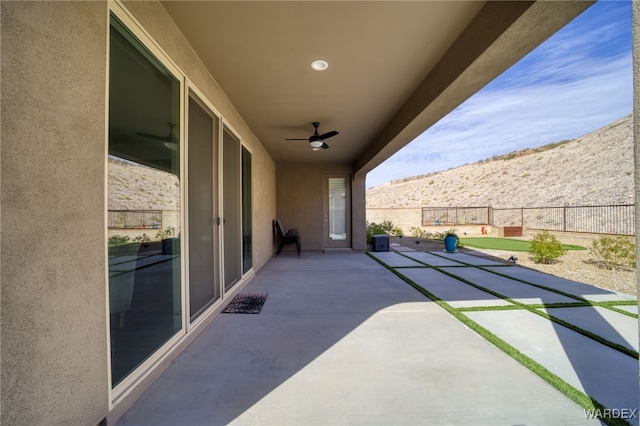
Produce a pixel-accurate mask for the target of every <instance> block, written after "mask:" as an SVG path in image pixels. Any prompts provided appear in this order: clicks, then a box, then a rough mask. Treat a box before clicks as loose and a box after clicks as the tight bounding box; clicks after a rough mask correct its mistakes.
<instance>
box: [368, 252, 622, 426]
mask: <svg viewBox="0 0 640 426" xmlns="http://www.w3.org/2000/svg"><path fill="white" fill-rule="evenodd" d="M367 255H368V256H369V257H371V258H372V259H373V260H375V261H376V262H378V263H380V264H381V265H382V266H384V267H385V268H387V269H388V270H389V271H391V272H392V273H393V274H394V275H396V276H398V277H399V278H400V279H402V280H403V281H404V282H406V283H407V284H409V285H410V286H412V287H413V288H414V289H416V290H417V291H418V292H420V293H422V294H423V295H424V296H426V297H427V298H429V299H431V300H432V301H433V302H435V303H437V304H438V306H440V307H441V308H442V309H444V310H445V311H446V312H448V313H449V314H451V315H452V316H453V317H454V318H456V319H457V320H458V321H460V322H461V323H463V324H464V325H465V326H467V327H468V328H469V329H471V330H472V331H474V332H475V333H477V334H478V335H480V336H481V337H483V338H484V339H485V340H487V341H488V342H489V343H491V344H492V345H494V346H495V347H496V348H498V349H500V350H501V351H502V352H504V353H506V354H507V355H509V356H510V357H512V358H513V359H515V360H516V361H517V362H519V363H520V364H522V365H523V366H525V367H526V368H528V369H529V370H530V371H532V372H533V373H534V374H536V375H538V376H539V377H540V378H542V379H543V380H544V381H545V382H547V383H549V384H550V385H551V386H553V387H554V388H555V389H557V390H558V391H559V392H560V393H562V394H563V395H565V396H566V397H568V398H569V399H571V400H572V401H574V402H575V403H577V404H578V405H580V406H581V407H582V408H584V409H585V410H601V411H603V410H604V409H605V408H606V407H605V406H604V405H602V404H601V403H600V402H598V401H597V400H595V399H594V398H591V397H589V396H588V395H587V394H585V393H584V392H582V391H580V390H578V389H577V388H575V387H574V386H572V385H570V384H569V383H567V382H565V381H564V380H562V378H560V377H559V376H557V375H556V374H554V373H552V372H551V371H549V370H548V369H547V368H545V367H544V366H543V365H542V364H540V363H538V362H536V361H534V360H533V359H532V358H530V357H528V356H527V355H525V354H523V353H522V352H520V351H519V350H517V349H516V348H514V347H513V346H511V345H510V344H508V343H507V342H506V341H504V340H502V339H501V338H499V337H498V336H496V335H495V334H493V333H491V332H490V331H489V330H487V329H486V328H484V327H482V326H481V325H480V324H478V323H476V322H475V321H473V320H472V319H470V318H469V317H467V316H466V315H464V314H463V313H462V312H460V310H458V309H456V308H454V307H452V306H451V305H449V304H448V303H446V302H445V301H443V300H442V299H440V298H438V297H437V296H436V295H434V294H432V293H431V292H429V291H428V290H426V289H425V288H423V287H422V286H420V285H418V284H416V283H415V282H413V281H412V280H411V279H409V278H408V277H405V276H404V275H402V274H401V273H400V272H398V271H396V270H395V269H394V268H392V267H390V266H389V265H387V264H386V263H385V262H383V261H382V260H380V259H378V258H377V257H375V256H373V255H371V254H370V253H368V252H367ZM599 420H600V421H602V422H603V423H605V424H607V425H611V426H618V425H630V423H629V422H627V421H626V420H624V419H615V418H603V419H599Z"/></svg>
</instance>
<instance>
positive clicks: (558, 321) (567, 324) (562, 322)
mask: <svg viewBox="0 0 640 426" xmlns="http://www.w3.org/2000/svg"><path fill="white" fill-rule="evenodd" d="M434 269H436V270H438V271H440V272H442V273H443V274H446V275H449V276H450V277H452V278H455V279H457V280H459V281H462V282H463V283H465V284H468V285H470V286H472V287H475V288H477V289H479V290H482V291H484V292H487V293H489V294H492V295H494V296H496V297H499V298H501V299H503V300H505V301H507V302H509V303H513V304H514V305H517V306H520V307H522V308H523V309H526V310H528V311H529V312H532V313H534V314H536V315H539V316H541V317H543V318H546V319H547V320H549V321H553V322H555V323H556V324H560V325H562V326H564V327H566V328H568V329H570V330H573V331H575V332H576V333H580V334H582V335H583V336H586V337H588V338H590V339H593V340H595V341H596V342H598V343H601V344H603V345H605V346H608V347H610V348H611V349H615V350H616V351H619V352H622V353H623V354H625V355H628V356H630V357H632V358H634V359H638V357H639V356H640V354H639V353H638V351H635V350H633V349H629V348H627V347H626V346H622V345H620V344H618V343H615V342H611V341H609V340H607V339H605V338H603V337H601V336H599V335H597V334H595V333H593V332H591V331H589V330H585V329H583V328H580V327H578V326H576V325H574V324H571V323H570V322H567V321H565V320H563V319H560V318H558V317H555V316H553V315H549V314H548V313H546V312H543V311H540V310H538V309H535V308H532V307H531V306H530V305H527V304H525V303H522V302H518V301H516V300H513V299H511V298H509V297H507V296H505V295H503V294H501V293H498V292H496V291H493V290H489V289H487V288H484V287H482V286H481V285H479V284H476V283H473V282H471V281H469V280H467V279H464V278H462V277H459V276H457V275H455V274H452V273H450V272H448V271H442V270H440V269H439V268H434ZM499 275H500V274H499ZM507 278H510V277H507ZM518 281H519V280H518ZM525 284H530V283H526V282H525ZM530 285H534V286H536V287H541V288H542V287H544V286H537V285H535V284H530ZM574 298H575V299H577V300H580V301H581V302H583V303H585V304H587V305H591V306H592V304H591V303H590V302H589V301H588V300H586V299H582V298H578V297H574Z"/></svg>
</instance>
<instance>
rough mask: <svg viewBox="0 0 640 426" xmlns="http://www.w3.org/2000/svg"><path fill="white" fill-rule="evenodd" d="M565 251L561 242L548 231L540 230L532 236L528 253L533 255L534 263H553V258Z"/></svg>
mask: <svg viewBox="0 0 640 426" xmlns="http://www.w3.org/2000/svg"><path fill="white" fill-rule="evenodd" d="M566 252H567V251H566V250H565V248H564V247H563V246H562V243H561V242H560V241H559V240H558V239H557V238H556V237H555V236H554V235H551V234H549V231H546V230H545V231H542V232H540V233H538V234H536V235H534V236H533V239H532V240H531V248H530V249H529V253H530V254H532V255H533V261H534V262H535V263H545V264H549V263H553V261H554V260H556V259H557V258H559V257H560V256H562V255H564V254H565V253H566Z"/></svg>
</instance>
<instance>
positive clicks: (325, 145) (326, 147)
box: [320, 142, 329, 149]
mask: <svg viewBox="0 0 640 426" xmlns="http://www.w3.org/2000/svg"><path fill="white" fill-rule="evenodd" d="M320 148H322V149H328V148H329V145H327V144H326V143H324V142H323V143H322V146H321V147H320Z"/></svg>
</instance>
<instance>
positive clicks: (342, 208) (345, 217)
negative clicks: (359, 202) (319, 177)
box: [324, 173, 351, 248]
mask: <svg viewBox="0 0 640 426" xmlns="http://www.w3.org/2000/svg"><path fill="white" fill-rule="evenodd" d="M324 246H325V247H326V248H343V247H351V177H350V175H349V174H346V173H342V174H327V175H325V179H324Z"/></svg>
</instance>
